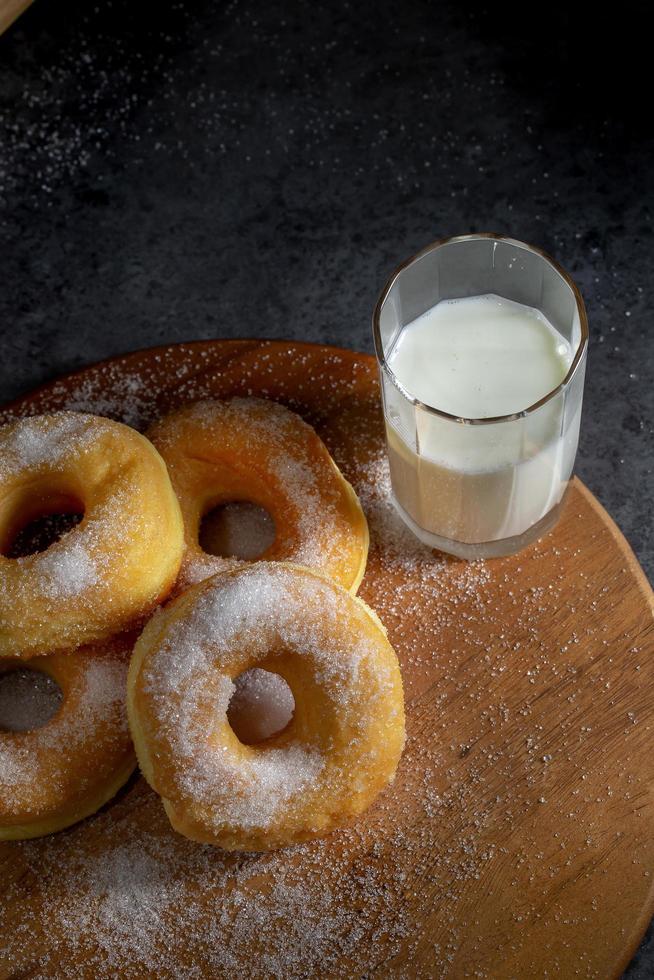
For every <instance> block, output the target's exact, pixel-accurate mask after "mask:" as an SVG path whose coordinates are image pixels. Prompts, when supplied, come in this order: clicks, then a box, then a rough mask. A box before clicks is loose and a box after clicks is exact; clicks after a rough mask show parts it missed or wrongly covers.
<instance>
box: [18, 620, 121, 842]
mask: <svg viewBox="0 0 654 980" xmlns="http://www.w3.org/2000/svg"><path fill="white" fill-rule="evenodd" d="M133 640H134V637H133V635H132V637H131V638H128V637H121V638H120V639H117V640H112V641H110V642H109V643H108V644H103V645H102V646H100V647H95V646H94V647H82V648H80V649H79V650H76V651H74V652H73V653H70V652H67V653H59V654H53V655H52V656H49V657H35V658H34V659H33V660H30V661H29V669H30V670H31V669H34V670H38V671H41V672H43V673H45V674H48V675H49V676H50V677H52V678H53V679H54V680H55V681H56V682H57V684H58V685H59V687H60V688H61V691H62V694H63V699H62V703H61V705H60V707H59V710H58V711H57V713H56V714H55V715H54V717H52V718H51V719H50V721H48V722H47V723H46V724H45V725H44V726H43V727H42V728H35V729H33V730H32V731H20V732H18V731H15V732H7V731H1V730H0V839H4V840H22V839H24V838H26V837H41V836H42V835H43V834H51V833H53V832H54V831H56V830H61V829H62V828H64V827H69V826H70V825H71V824H73V823H77V821H78V820H82V819H83V818H84V817H87V816H89V814H91V813H95V811H96V810H98V809H99V808H100V807H101V806H102V805H103V803H106V802H107V800H109V799H111V797H112V796H114V794H115V793H116V792H117V791H118V790H119V789H120V787H121V786H122V785H123V784H124V783H125V782H126V781H127V779H128V778H129V776H130V774H131V773H132V772H133V771H134V769H135V767H136V758H135V756H134V749H133V746H132V741H131V738H130V735H129V728H128V725H127V713H126V710H125V694H126V678H127V664H128V661H129V655H130V653H131V649H132V645H133ZM18 666H19V663H18V661H17V660H15V659H12V660H2V661H0V674H2V673H5V672H6V671H8V670H15V669H17V668H18Z"/></svg>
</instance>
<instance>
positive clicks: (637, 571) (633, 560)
mask: <svg viewBox="0 0 654 980" xmlns="http://www.w3.org/2000/svg"><path fill="white" fill-rule="evenodd" d="M574 485H575V487H576V489H577V490H579V492H580V494H581V495H582V497H584V499H585V500H586V501H587V502H588V503H589V504H590V506H591V507H592V508H593V510H594V511H595V513H596V514H597V515H598V516H599V518H600V520H601V521H602V523H603V524H604V525H605V527H606V529H607V530H608V531H609V533H610V535H611V537H612V538H613V539H614V541H615V542H616V544H617V545H618V548H619V549H620V551H621V552H622V554H623V556H624V559H625V561H626V562H627V564H628V566H629V570H630V571H631V572H632V573H633V575H634V578H635V579H636V581H637V583H638V586H639V588H640V590H641V592H642V594H643V596H644V598H645V599H646V601H647V604H648V605H649V607H650V611H651V613H652V618H654V589H652V586H651V584H650V581H649V579H648V578H647V576H646V575H645V572H644V570H643V567H642V565H641V564H640V562H639V561H638V558H637V557H636V555H635V554H634V550H633V548H632V547H631V545H630V544H629V542H628V541H627V539H626V538H625V536H624V534H623V533H622V531H621V530H620V528H619V527H618V525H617V524H616V523H615V521H614V520H613V518H612V517H611V515H610V514H609V512H608V511H607V510H606V509H605V508H604V506H603V505H602V504H601V503H600V502H599V500H598V499H597V497H596V496H595V494H594V493H592V491H591V490H589V489H588V487H587V486H586V484H585V483H582V481H581V480H580V479H579V477H578V476H576V477H575V478H574Z"/></svg>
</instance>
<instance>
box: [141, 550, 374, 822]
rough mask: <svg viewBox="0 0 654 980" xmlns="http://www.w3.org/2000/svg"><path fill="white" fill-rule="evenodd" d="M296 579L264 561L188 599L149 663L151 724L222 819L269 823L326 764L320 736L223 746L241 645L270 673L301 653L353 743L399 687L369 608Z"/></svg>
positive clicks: (183, 776)
mask: <svg viewBox="0 0 654 980" xmlns="http://www.w3.org/2000/svg"><path fill="white" fill-rule="evenodd" d="M298 578H299V576H298V573H297V572H293V571H292V570H291V569H290V568H289V567H285V566H283V565H276V564H271V563H265V562H260V563H257V564H256V565H253V566H251V567H249V568H244V569H241V570H239V572H238V573H237V574H234V575H230V576H220V577H219V578H218V577H217V578H216V579H214V580H212V581H211V582H210V583H208V584H207V586H206V587H205V588H204V589H203V590H201V591H200V593H199V594H195V595H192V596H190V597H189V596H187V597H186V598H185V597H182V599H181V600H179V602H180V609H183V615H180V617H179V618H178V619H177V620H176V621H175V622H174V623H173V624H172V626H171V627H170V628H169V630H168V632H167V634H166V635H165V637H163V638H160V640H159V643H158V645H157V650H156V652H155V653H154V654H153V656H152V657H150V658H149V659H148V662H147V666H144V667H143V668H142V671H143V672H142V677H141V684H142V688H143V690H144V691H145V692H146V694H147V696H148V698H149V699H150V702H151V705H152V707H151V710H152V713H153V718H154V719H156V721H154V722H153V723H154V724H155V725H156V727H157V728H158V729H159V731H160V732H161V733H162V737H163V741H164V742H165V743H166V744H167V745H168V747H169V749H170V752H171V753H172V756H173V757H174V758H175V759H176V760H177V764H176V766H175V773H176V775H175V780H176V793H177V794H179V795H181V797H183V798H187V799H190V800H194V801H199V802H200V803H202V804H203V805H204V806H205V807H208V808H209V810H210V811H211V812H212V813H213V819H214V820H215V822H216V824H220V823H223V822H227V823H230V824H238V825H239V826H241V827H243V828H260V827H262V828H266V827H268V826H269V825H270V824H271V823H272V821H273V820H274V819H275V817H276V816H277V814H278V813H279V812H280V810H281V808H282V807H284V806H285V805H286V804H288V803H289V801H291V800H292V799H293V798H294V797H295V796H297V794H299V793H302V792H304V791H306V790H307V788H309V787H312V788H313V789H315V788H316V781H317V779H318V777H319V776H320V775H321V773H322V771H323V768H324V767H325V765H326V756H325V755H324V751H325V748H326V746H325V744H324V743H323V742H320V741H317V742H316V743H315V744H314V743H312V742H311V740H309V741H306V740H305V741H302V742H299V741H297V740H295V739H293V738H291V740H290V741H289V742H288V743H286V744H284V745H283V746H282V747H277V746H275V745H272V746H270V747H265V746H264V747H259V748H257V750H255V751H251V750H245V756H243V753H242V752H241V753H240V754H239V752H233V751H228V750H227V748H226V745H225V741H224V733H225V732H226V731H228V729H229V726H228V724H227V719H226V711H227V707H228V705H229V701H230V699H231V697H232V695H233V692H234V689H235V688H234V684H233V682H232V680H231V676H230V672H232V673H233V667H234V663H235V662H236V663H238V660H239V657H240V656H241V651H242V661H243V667H249V666H252V665H253V664H256V663H257V662H263V661H269V660H270V658H271V657H272V658H273V659H272V661H270V666H269V669H270V670H274V656H275V653H276V651H280V652H283V651H291V652H292V653H293V654H294V655H296V656H299V657H301V658H305V659H306V660H307V662H308V664H310V669H311V671H312V673H313V676H314V677H315V678H316V682H317V683H318V684H319V686H320V689H321V691H322V692H323V694H324V695H325V697H326V698H327V701H328V703H329V704H331V705H332V706H333V708H332V709H330V710H333V713H334V717H335V718H340V719H341V721H336V722H335V724H337V725H338V724H344V725H346V727H347V730H348V731H349V732H350V735H349V736H348V738H349V739H351V740H352V743H353V744H355V743H356V741H357V739H358V737H359V734H358V733H361V734H362V733H364V732H365V731H366V726H367V725H368V724H369V718H370V716H371V715H370V713H373V714H374V712H375V710H376V699H377V698H378V697H381V696H382V695H383V694H384V693H385V692H387V691H389V690H391V689H392V685H393V677H392V676H391V672H390V669H389V667H388V666H387V664H386V663H385V662H384V661H383V660H381V659H380V658H379V657H378V655H377V649H376V647H375V645H374V644H373V642H372V641H371V639H370V636H369V635H368V634H367V633H366V631H365V629H364V626H363V622H364V621H365V620H367V616H368V614H367V613H366V612H365V611H364V610H363V609H362V608H360V607H358V606H354V605H353V603H354V601H353V600H352V599H351V597H350V596H349V595H348V594H347V593H346V592H344V591H343V590H341V589H339V588H338V587H335V586H334V585H333V584H332V583H331V582H328V581H326V580H323V579H321V578H319V577H318V576H314V575H311V576H309V575H303V576H302V577H301V579H300V581H301V587H300V586H299V585H298ZM344 623H347V629H345V630H344V628H343V624H344ZM368 628H369V623H368ZM364 663H365V665H366V674H365V677H361V676H360V672H361V670H362V666H363V664H364ZM225 665H227V666H225ZM225 671H226V672H225ZM236 673H237V674H238V673H240V671H239V670H236ZM373 678H374V682H372V683H371V681H373ZM343 719H345V720H343ZM228 743H229V739H228ZM164 795H165V794H164Z"/></svg>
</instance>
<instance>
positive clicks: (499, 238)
mask: <svg viewBox="0 0 654 980" xmlns="http://www.w3.org/2000/svg"><path fill="white" fill-rule="evenodd" d="M484 238H489V239H492V240H493V241H496V242H507V243H508V244H510V245H515V246H517V247H518V248H523V249H526V251H528V252H533V253H534V254H535V255H538V256H540V258H542V259H544V260H545V262H547V263H549V265H551V266H552V268H553V269H554V270H555V272H557V273H558V274H559V275H560V276H561V278H562V279H563V281H564V282H565V283H566V284H567V285H568V286H569V287H570V289H571V291H572V295H573V297H574V300H575V304H576V307H577V312H578V314H579V325H580V329H581V339H580V341H579V344H578V345H577V350H576V352H575V356H574V358H573V360H572V363H571V364H570V367H569V368H568V371H567V373H566V375H565V377H564V378H563V380H562V381H561V382H560V383H559V384H558V385H557V386H556V388H552V390H551V391H548V392H547V394H546V395H543V397H542V398H539V399H538V401H536V402H534V403H533V404H532V405H529V406H528V407H527V408H523V409H522V410H521V411H520V412H512V413H511V414H509V415H494V416H488V417H487V418H466V417H465V416H463V415H452V414H451V413H450V412H446V411H444V410H443V409H442V408H436V407H435V406H434V405H428V404H427V402H423V401H421V400H420V399H419V398H417V397H416V396H415V395H412V394H411V393H410V392H409V391H408V390H407V389H406V388H405V387H404V385H403V384H402V382H401V381H400V380H399V378H398V377H397V376H396V374H395V372H394V371H393V370H392V368H391V367H390V365H389V363H388V361H387V360H386V355H385V353H384V347H383V343H382V338H381V326H380V322H379V321H380V316H381V311H382V308H383V306H384V304H385V302H386V300H387V299H388V296H389V293H390V291H391V289H392V288H393V286H394V284H395V282H396V280H397V279H398V277H399V276H400V275H401V274H402V273H403V272H404V271H405V269H408V268H409V266H411V265H413V263H414V262H417V261H418V260H419V259H421V258H422V257H423V256H424V255H428V254H429V253H430V252H434V251H436V249H439V248H442V246H443V245H450V244H454V243H457V242H470V241H477V240H479V239H484ZM372 333H373V339H374V344H375V354H376V355H377V362H378V364H379V366H380V367H381V369H382V370H383V371H384V373H385V374H386V375H387V376H388V378H389V380H390V381H391V382H392V383H393V384H394V385H395V387H396V388H397V389H398V391H399V392H400V394H402V395H403V396H404V398H406V399H407V401H409V402H410V403H411V404H412V405H414V406H416V407H417V408H420V409H423V410H424V411H425V412H428V413H429V414H431V415H437V416H439V417H440V418H444V419H447V420H448V422H457V423H459V424H461V425H492V424H496V423H498V422H512V421H514V420H515V419H520V418H525V417H526V416H527V415H531V414H532V413H533V412H536V411H537V410H538V409H539V408H541V407H542V406H543V405H545V404H546V402H548V401H550V400H551V399H552V398H555V397H556V396H557V395H558V394H559V393H560V392H561V391H564V390H565V389H566V388H567V387H568V386H569V384H570V382H571V381H572V379H573V378H574V376H575V374H576V373H577V369H578V367H579V365H580V364H581V362H582V361H583V358H584V355H585V353H586V350H587V348H588V317H587V315H586V307H585V306H584V301H583V299H582V296H581V293H580V292H579V289H578V288H577V286H576V284H575V283H574V281H573V280H572V279H571V277H570V276H569V275H568V273H567V272H566V271H565V269H564V268H563V267H562V266H560V265H559V263H558V262H557V261H556V260H555V259H553V258H552V257H551V255H548V254H547V252H544V251H543V249H541V248H538V247H537V246H536V245H529V244H528V243H527V242H521V241H520V240H519V239H517V238H511V237H510V236H509V235H498V234H496V233H495V232H492V231H479V232H473V233H472V234H469V235H451V236H449V237H448V238H439V239H437V240H436V241H434V242H431V244H429V245H426V246H425V248H422V249H420V251H419V252H416V253H415V254H414V255H411V256H410V257H409V258H408V259H405V261H404V262H401V263H400V265H398V266H396V268H395V269H394V270H393V272H392V273H391V275H390V276H389V277H388V279H387V280H386V283H385V285H384V287H383V289H382V291H381V293H380V294H379V299H378V300H377V303H376V304H375V309H374V311H373V314H372Z"/></svg>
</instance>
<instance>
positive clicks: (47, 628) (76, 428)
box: [0, 412, 183, 658]
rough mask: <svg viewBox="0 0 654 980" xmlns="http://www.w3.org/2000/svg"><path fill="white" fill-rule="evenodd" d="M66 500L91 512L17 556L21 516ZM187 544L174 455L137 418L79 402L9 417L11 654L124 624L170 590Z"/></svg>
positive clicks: (5, 640) (2, 538)
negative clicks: (128, 420)
mask: <svg viewBox="0 0 654 980" xmlns="http://www.w3.org/2000/svg"><path fill="white" fill-rule="evenodd" d="M62 511H73V512H75V511H78V512H83V514H84V516H83V519H82V521H81V523H80V524H78V525H77V526H76V527H74V528H73V529H72V530H71V531H69V532H68V533H67V534H65V535H64V536H63V537H62V538H60V540H58V541H56V542H55V543H54V544H52V545H51V546H50V547H49V548H47V550H45V551H42V552H40V553H38V554H32V555H28V556H27V557H24V558H7V557H6V553H7V551H8V549H9V547H10V545H11V542H12V540H13V538H14V537H15V535H16V534H17V533H18V532H19V531H20V530H21V528H23V527H24V526H25V525H27V524H29V523H30V522H31V521H32V520H34V519H35V518H36V517H39V516H41V515H43V514H46V513H57V512H62ZM182 549H183V527H182V519H181V513H180V510H179V505H178V503H177V500H176V498H175V494H174V492H173V489H172V486H171V484H170V479H169V477H168V474H167V472H166V467H165V464H164V462H163V460H162V459H161V457H160V456H159V454H158V453H157V451H156V449H155V448H154V447H153V446H152V445H151V443H149V442H148V440H147V439H146V438H145V437H144V436H142V435H140V434H139V433H138V432H136V431H135V430H134V429H130V428H129V427H128V426H126V425H121V424H120V423H119V422H112V421H111V420H109V419H104V418H99V417H97V416H94V415H83V414H77V413H74V412H61V413H58V414H54V415H40V416H36V417H34V418H27V419H21V420H19V421H17V422H12V423H10V424H9V425H5V426H3V427H2V428H0V552H1V553H0V657H12V656H16V657H24V658H29V657H31V656H34V655H35V654H45V653H54V652H57V651H59V650H66V649H73V648H75V647H77V646H80V645H82V644H86V643H92V642H98V641H102V640H104V639H107V638H108V637H110V636H111V635H112V634H114V633H117V632H119V631H120V630H122V629H123V628H125V627H126V626H128V625H129V624H130V623H131V622H133V621H134V620H135V619H137V618H138V617H140V616H142V615H144V614H145V613H147V612H149V611H151V610H152V608H153V607H154V606H155V605H157V603H158V602H159V601H161V600H162V599H163V598H165V597H166V595H167V594H168V592H169V591H170V589H171V587H172V585H173V583H174V581H175V578H176V576H177V572H178V570H179V566H180V562H181V558H182Z"/></svg>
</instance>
